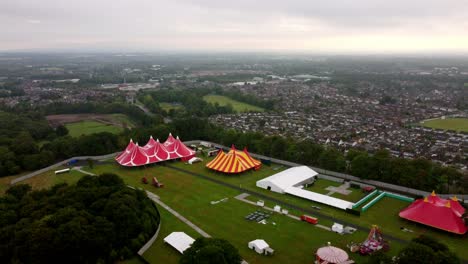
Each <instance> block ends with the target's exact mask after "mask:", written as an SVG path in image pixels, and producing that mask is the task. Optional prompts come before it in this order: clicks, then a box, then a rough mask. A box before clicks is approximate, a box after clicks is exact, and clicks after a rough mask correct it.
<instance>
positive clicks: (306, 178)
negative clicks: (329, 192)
mask: <svg viewBox="0 0 468 264" xmlns="http://www.w3.org/2000/svg"><path fill="white" fill-rule="evenodd" d="M317 175H318V173H317V172H316V171H314V170H312V169H311V168H309V167H307V166H299V167H293V168H290V169H287V170H284V171H282V172H279V173H277V174H274V175H272V176H270V177H267V178H264V179H261V180H259V181H257V187H260V188H263V189H267V190H271V191H274V192H277V193H285V191H286V189H287V188H289V187H292V186H299V185H304V184H307V183H312V182H314V181H315V179H316V178H317Z"/></svg>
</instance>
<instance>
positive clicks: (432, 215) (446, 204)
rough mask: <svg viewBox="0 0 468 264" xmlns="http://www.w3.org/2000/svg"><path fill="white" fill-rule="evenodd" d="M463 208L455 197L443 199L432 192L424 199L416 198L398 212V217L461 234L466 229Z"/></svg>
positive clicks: (467, 229)
mask: <svg viewBox="0 0 468 264" xmlns="http://www.w3.org/2000/svg"><path fill="white" fill-rule="evenodd" d="M464 213H465V208H463V206H461V205H460V203H459V202H458V200H457V198H456V197H454V198H452V199H443V198H440V197H438V196H437V195H436V194H435V193H434V192H432V194H431V195H430V196H428V197H425V198H424V199H418V200H416V201H415V202H413V203H412V204H411V205H410V206H408V207H407V208H406V209H404V210H403V211H401V212H400V214H399V215H400V217H402V218H405V219H407V220H410V221H414V222H418V223H421V224H424V225H428V226H431V227H435V228H438V229H442V230H445V231H447V232H452V233H455V234H460V235H463V234H465V233H466V232H467V231H468V228H467V226H466V225H465V222H464V220H463V218H462V215H463V214H464Z"/></svg>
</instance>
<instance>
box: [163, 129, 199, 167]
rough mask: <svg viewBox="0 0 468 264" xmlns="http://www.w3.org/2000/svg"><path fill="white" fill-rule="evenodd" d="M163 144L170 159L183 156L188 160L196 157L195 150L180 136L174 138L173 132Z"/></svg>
mask: <svg viewBox="0 0 468 264" xmlns="http://www.w3.org/2000/svg"><path fill="white" fill-rule="evenodd" d="M163 145H164V147H165V148H166V150H167V152H168V153H169V155H170V159H178V158H181V159H182V160H183V161H186V160H189V159H191V158H193V157H195V151H193V150H192V149H190V148H188V147H187V146H185V145H184V143H182V141H180V139H179V137H177V138H174V137H173V136H172V134H169V137H168V138H167V140H166V141H165V142H164V143H163Z"/></svg>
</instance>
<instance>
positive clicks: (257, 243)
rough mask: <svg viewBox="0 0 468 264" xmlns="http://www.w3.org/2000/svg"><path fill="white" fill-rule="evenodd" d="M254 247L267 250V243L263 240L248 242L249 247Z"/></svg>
mask: <svg viewBox="0 0 468 264" xmlns="http://www.w3.org/2000/svg"><path fill="white" fill-rule="evenodd" d="M251 245H254V246H255V247H256V248H258V249H260V250H263V249H265V248H268V247H269V245H268V244H267V242H266V241H265V240H263V239H255V240H252V241H250V242H249V246H251Z"/></svg>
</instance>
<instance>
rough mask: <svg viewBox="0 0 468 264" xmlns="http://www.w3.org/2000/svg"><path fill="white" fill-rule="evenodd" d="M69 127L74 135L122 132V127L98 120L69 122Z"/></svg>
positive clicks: (71, 134) (69, 132)
mask: <svg viewBox="0 0 468 264" xmlns="http://www.w3.org/2000/svg"><path fill="white" fill-rule="evenodd" d="M65 127H66V128H67V129H68V134H69V135H70V136H72V137H79V136H81V135H91V134H96V133H101V132H109V133H113V134H118V133H120V132H122V130H123V129H122V128H121V127H117V126H114V125H111V124H104V123H101V122H96V121H80V122H76V123H68V124H66V125H65Z"/></svg>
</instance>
